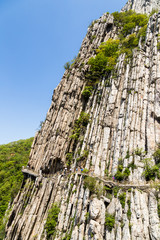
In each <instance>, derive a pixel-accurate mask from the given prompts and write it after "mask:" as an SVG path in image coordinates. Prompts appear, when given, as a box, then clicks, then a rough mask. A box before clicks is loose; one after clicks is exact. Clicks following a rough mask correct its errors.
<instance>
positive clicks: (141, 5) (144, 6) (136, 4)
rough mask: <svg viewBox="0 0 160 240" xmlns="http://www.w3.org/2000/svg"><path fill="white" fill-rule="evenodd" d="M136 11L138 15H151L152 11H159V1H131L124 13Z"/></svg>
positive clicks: (125, 7)
mask: <svg viewBox="0 0 160 240" xmlns="http://www.w3.org/2000/svg"><path fill="white" fill-rule="evenodd" d="M130 9H132V10H134V11H136V12H137V13H147V14H150V13H151V12H152V10H159V9H160V6H159V0H129V1H128V2H127V3H126V5H125V6H124V8H123V9H122V11H128V10H130Z"/></svg>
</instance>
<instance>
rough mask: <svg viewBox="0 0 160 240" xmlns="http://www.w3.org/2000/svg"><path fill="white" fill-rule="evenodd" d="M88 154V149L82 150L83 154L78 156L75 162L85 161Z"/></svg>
mask: <svg viewBox="0 0 160 240" xmlns="http://www.w3.org/2000/svg"><path fill="white" fill-rule="evenodd" d="M88 154H89V151H88V150H84V151H83V154H82V155H81V156H80V157H79V158H77V162H79V161H85V160H86V159H87V157H88Z"/></svg>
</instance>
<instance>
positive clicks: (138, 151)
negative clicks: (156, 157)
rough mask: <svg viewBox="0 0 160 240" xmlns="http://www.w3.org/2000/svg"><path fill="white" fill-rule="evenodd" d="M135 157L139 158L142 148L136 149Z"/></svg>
mask: <svg viewBox="0 0 160 240" xmlns="http://www.w3.org/2000/svg"><path fill="white" fill-rule="evenodd" d="M134 153H135V155H137V156H141V155H142V153H143V149H142V148H136V149H135V151H134Z"/></svg>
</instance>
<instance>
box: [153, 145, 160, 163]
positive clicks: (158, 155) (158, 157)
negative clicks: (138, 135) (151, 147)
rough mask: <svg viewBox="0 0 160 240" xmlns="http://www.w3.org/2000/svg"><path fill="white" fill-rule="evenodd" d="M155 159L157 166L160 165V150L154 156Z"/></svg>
mask: <svg viewBox="0 0 160 240" xmlns="http://www.w3.org/2000/svg"><path fill="white" fill-rule="evenodd" d="M153 157H154V159H155V162H156V164H158V163H160V148H158V149H157V150H156V151H155V152H154V154H153Z"/></svg>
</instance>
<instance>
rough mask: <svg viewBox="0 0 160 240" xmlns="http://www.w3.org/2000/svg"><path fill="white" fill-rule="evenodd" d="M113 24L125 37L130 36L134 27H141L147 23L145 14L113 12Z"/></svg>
mask: <svg viewBox="0 0 160 240" xmlns="http://www.w3.org/2000/svg"><path fill="white" fill-rule="evenodd" d="M112 15H113V16H114V23H115V25H116V26H118V27H119V28H120V29H121V34H122V36H123V37H126V36H127V35H128V34H131V33H132V31H133V29H135V27H136V26H138V27H143V26H145V25H146V24H147V23H148V20H149V18H148V16H147V15H146V14H140V13H136V12H134V11H132V10H130V11H126V12H120V13H119V12H114V13H112Z"/></svg>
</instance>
